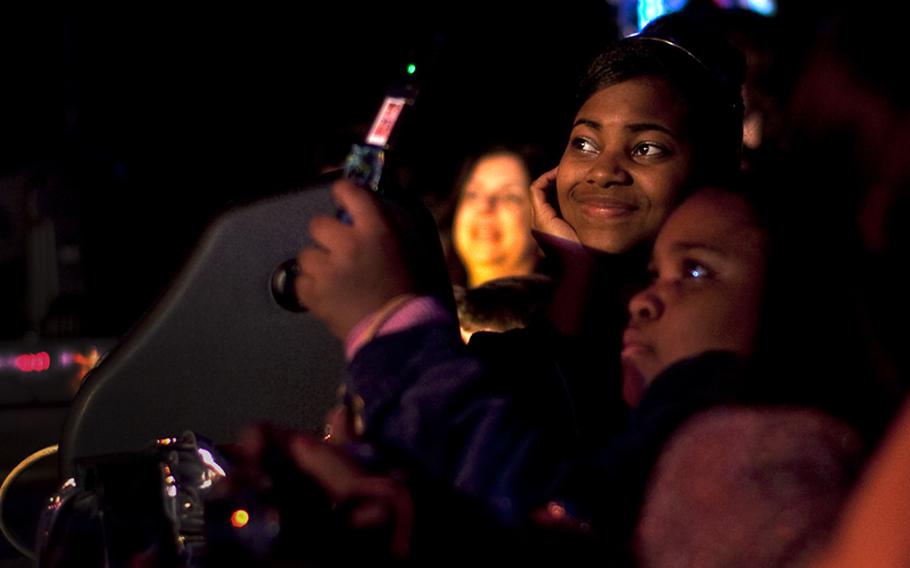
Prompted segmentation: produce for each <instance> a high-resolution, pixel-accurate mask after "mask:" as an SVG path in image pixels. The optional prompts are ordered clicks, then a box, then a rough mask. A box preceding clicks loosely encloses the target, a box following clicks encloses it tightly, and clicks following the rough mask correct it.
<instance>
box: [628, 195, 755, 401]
mask: <svg viewBox="0 0 910 568" xmlns="http://www.w3.org/2000/svg"><path fill="white" fill-rule="evenodd" d="M766 240H767V239H766V235H765V232H764V231H763V230H762V229H760V228H758V227H757V226H756V225H755V223H754V221H753V218H752V215H751V211H750V208H749V206H748V205H747V204H746V202H745V201H743V199H742V198H741V197H738V196H735V195H732V194H730V193H725V192H722V191H719V190H712V189H706V190H701V191H699V192H697V193H696V194H694V195H693V196H691V197H689V198H688V199H686V200H685V201H684V202H683V203H682V204H681V205H680V206H679V208H677V209H676V210H675V211H674V212H673V214H672V215H670V218H669V219H668V220H667V222H666V224H665V225H664V226H663V228H662V229H661V230H660V233H659V234H658V236H657V241H656V242H655V244H654V253H653V255H652V269H653V272H654V280H653V281H652V283H651V285H650V286H649V287H648V288H647V289H645V290H643V291H641V292H639V293H638V294H636V295H635V296H634V297H633V298H632V300H631V301H630V302H629V313H630V320H629V324H628V326H627V327H626V331H625V334H624V336H623V351H622V360H623V367H624V370H625V377H624V378H625V382H626V384H625V387H626V398H627V399H629V398H631V399H632V400H630V402H635V401H636V399H637V395H640V394H641V392H642V391H643V390H644V388H645V387H646V386H647V385H648V384H650V383H651V381H653V380H654V379H655V378H656V377H657V375H659V374H660V373H661V372H662V371H663V370H665V369H666V368H667V367H669V366H670V365H672V364H673V363H676V362H678V361H681V360H683V359H686V358H689V357H692V356H695V355H698V354H700V353H703V352H705V351H709V350H724V351H732V352H734V353H739V354H742V355H748V354H750V353H751V352H752V351H753V350H754V347H755V337H756V332H757V329H758V319H759V307H760V302H761V296H762V291H763V284H764V279H765V268H766V260H767V242H766Z"/></svg>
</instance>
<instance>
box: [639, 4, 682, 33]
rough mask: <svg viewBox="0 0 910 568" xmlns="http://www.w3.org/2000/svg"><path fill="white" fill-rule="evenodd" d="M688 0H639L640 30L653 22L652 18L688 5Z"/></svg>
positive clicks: (654, 18)
mask: <svg viewBox="0 0 910 568" xmlns="http://www.w3.org/2000/svg"><path fill="white" fill-rule="evenodd" d="M686 2H688V0H638V30H639V31H641V29H642V28H644V27H645V26H647V25H648V24H649V23H651V21H652V20H656V19H657V18H659V17H661V16H663V15H664V14H669V13H670V12H676V11H677V10H679V9H681V8H682V7H683V6H685V5H686Z"/></svg>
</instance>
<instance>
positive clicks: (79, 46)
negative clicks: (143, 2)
mask: <svg viewBox="0 0 910 568" xmlns="http://www.w3.org/2000/svg"><path fill="white" fill-rule="evenodd" d="M614 22H615V13H614V10H613V8H611V7H610V6H609V5H608V4H606V3H605V2H596V1H591V2H587V1H580V2H570V3H559V4H557V5H551V6H547V7H546V8H543V7H540V6H538V7H532V6H530V5H525V3H518V2H514V3H498V4H495V5H493V6H487V5H485V4H483V3H480V2H476V3H457V4H446V5H439V6H429V5H424V6H406V5H403V4H401V3H372V4H370V5H368V6H367V7H354V6H351V5H347V4H342V3H338V4H335V5H320V6H319V7H318V10H317V9H316V8H312V7H310V8H300V7H298V8H295V9H288V8H260V7H257V8H255V9H251V8H246V9H240V8H225V7H224V6H219V7H217V8H211V9H201V8H198V7H197V8H189V9H187V8H186V7H177V6H174V7H170V8H162V7H159V6H156V7H154V8H149V9H147V10H144V9H140V8H136V7H130V8H122V7H121V8H105V9H104V10H103V11H102V10H98V11H95V12H88V11H79V12H78V13H75V12H68V13H64V14H61V15H59V16H57V17H53V18H52V17H49V16H48V15H46V14H30V15H26V16H24V17H16V18H6V19H5V22H4V24H3V25H4V28H5V30H4V33H3V35H4V39H3V42H4V44H5V45H4V49H3V51H4V53H6V55H5V56H4V58H5V59H8V61H5V62H4V65H3V66H4V67H5V69H6V72H5V77H6V81H4V83H5V84H6V86H7V88H6V89H4V90H5V91H7V93H8V94H9V95H11V97H10V98H9V99H8V100H7V101H6V102H5V103H4V104H3V110H2V112H3V116H2V121H3V125H4V128H3V131H4V133H5V134H4V136H3V142H2V144H3V149H2V152H0V154H2V158H0V160H2V163H0V166H2V176H3V178H4V180H5V182H4V184H5V185H4V192H5V193H6V196H5V197H4V200H3V201H2V202H0V204H2V205H3V206H4V210H3V216H4V219H3V221H2V223H3V226H2V227H0V229H3V230H2V232H0V242H3V243H4V244H5V245H6V250H7V254H6V255H5V256H4V257H2V259H0V260H2V262H3V267H2V268H3V272H4V278H3V280H4V283H3V285H2V286H3V289H2V292H3V295H2V303H0V306H2V307H0V315H2V318H0V319H2V321H3V323H2V325H0V338H4V339H16V338H18V337H21V336H22V335H23V333H24V332H25V331H26V329H25V328H26V327H27V322H25V320H24V319H23V318H24V315H23V302H24V293H25V282H24V279H23V278H24V277H23V276H22V274H24V264H23V262H24V261H23V259H22V258H21V257H17V255H16V254H15V253H14V251H15V249H16V245H17V239H18V240H21V234H22V232H23V230H24V229H25V228H26V227H27V226H28V225H29V224H33V223H35V222H37V220H39V219H48V218H49V219H51V220H52V221H53V222H54V225H55V229H56V233H57V241H58V249H65V254H64V255H63V256H64V258H62V259H61V269H60V270H61V273H60V275H61V280H62V282H61V284H62V290H61V293H62V295H63V296H64V299H63V300H61V301H60V302H58V304H61V303H62V304H64V306H63V307H62V308H60V307H59V306H58V308H56V309H63V310H70V311H73V312H76V313H78V314H79V317H78V320H79V325H78V330H76V331H78V333H79V334H80V335H90V336H91V335H94V336H110V335H119V334H121V333H122V332H124V331H125V330H126V328H127V327H128V326H129V325H130V324H131V323H133V322H134V321H135V319H136V318H137V317H139V315H140V314H141V313H142V311H143V310H144V309H146V308H147V307H148V306H149V304H150V303H151V302H153V301H154V298H155V297H156V296H157V295H158V293H160V291H161V289H162V288H163V287H164V286H166V285H167V283H168V281H169V280H170V279H171V277H172V276H173V274H174V272H175V271H176V270H177V268H178V267H179V265H180V263H181V262H182V260H183V259H184V258H185V257H186V255H187V254H188V253H189V251H190V250H191V247H192V244H193V242H194V241H195V239H196V238H197V237H198V236H199V234H200V233H201V231H202V230H203V229H204V227H205V225H206V223H207V221H208V220H209V219H211V217H212V216H213V215H215V214H216V213H217V212H218V211H219V210H221V209H222V208H224V207H225V206H227V205H230V204H235V203H242V202H244V201H247V200H250V199H255V198H258V197H262V196H266V195H269V194H273V193H277V192H281V191H286V190H288V189H291V188H294V187H299V186H302V185H305V184H306V183H308V182H309V181H310V180H312V179H313V177H314V176H315V175H316V174H318V172H319V170H320V169H321V168H322V167H324V166H328V165H332V164H337V162H338V161H339V160H340V159H342V158H343V156H344V154H345V150H346V148H348V147H349V145H350V143H351V142H353V141H356V140H358V139H359V138H360V137H362V135H363V132H364V131H365V130H366V128H367V127H368V125H369V123H370V122H371V120H372V117H373V115H374V114H375V112H376V110H377V109H378V106H379V103H380V102H381V100H382V97H383V95H384V92H385V90H386V88H387V86H388V85H390V84H392V83H393V82H394V81H396V80H397V79H398V78H399V77H400V76H402V73H401V70H402V69H403V68H404V66H405V65H406V64H407V63H408V62H409V61H415V62H417V63H418V65H419V67H418V73H419V74H420V75H421V80H422V91H421V95H420V99H419V101H418V106H417V107H416V108H415V109H414V111H413V113H412V114H411V116H409V117H407V119H408V122H407V123H406V124H405V125H404V129H403V130H402V131H401V132H400V133H399V136H398V141H399V144H398V148H397V152H396V158H397V159H398V161H399V163H400V164H401V165H402V172H403V177H404V181H405V183H406V184H407V186H408V189H409V190H411V191H414V192H416V193H418V194H420V195H425V196H429V198H430V199H432V198H434V197H438V196H442V195H444V194H445V193H446V192H447V191H448V190H449V189H450V186H451V183H452V179H453V177H454V176H455V173H456V171H457V169H458V166H459V164H460V162H461V160H462V159H463V158H464V156H465V155H466V154H467V153H470V152H472V151H475V150H476V149H478V148H480V147H482V146H483V145H486V144H489V143H493V142H512V141H514V142H531V143H537V144H541V145H542V146H543V147H544V149H545V150H546V151H547V152H549V153H550V154H551V155H552V160H553V163H554V164H555V160H556V159H557V158H558V154H559V151H560V150H561V147H562V145H563V143H564V137H565V134H566V132H567V126H568V121H569V119H570V117H571V115H572V113H573V112H574V109H573V108H572V105H573V102H572V93H573V89H574V84H575V82H576V81H577V78H578V75H579V73H580V71H581V70H582V68H583V66H584V63H585V62H586V60H587V59H588V58H589V57H590V56H591V54H592V53H593V52H594V51H595V50H596V49H597V48H598V47H599V46H601V45H602V44H603V43H604V42H607V41H610V40H612V39H613V38H615V36H616V31H615V23H614ZM61 24H62V31H63V35H62V38H61V34H60V31H61ZM61 39H62V45H61ZM61 48H62V49H61ZM404 174H406V176H405V175H404ZM14 194H16V195H14ZM20 194H21V195H20ZM29 194H31V195H34V196H35V198H36V201H37V203H36V206H35V207H32V208H31V209H29V207H28V205H27V203H28V199H27V198H26V197H25V196H26V195H29ZM301 230H303V227H301ZM3 239H5V241H4V240H3ZM10 251H13V252H10ZM67 302H68V305H67Z"/></svg>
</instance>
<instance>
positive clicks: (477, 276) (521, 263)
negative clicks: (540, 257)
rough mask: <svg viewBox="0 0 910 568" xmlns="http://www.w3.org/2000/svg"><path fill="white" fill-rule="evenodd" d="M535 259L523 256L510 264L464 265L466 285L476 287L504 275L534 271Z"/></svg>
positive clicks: (516, 274) (523, 274) (520, 274)
mask: <svg viewBox="0 0 910 568" xmlns="http://www.w3.org/2000/svg"><path fill="white" fill-rule="evenodd" d="M536 262H537V259H536V258H534V257H530V258H527V257H523V258H521V259H519V260H517V261H516V262H513V263H511V264H508V265H505V264H485V265H481V266H478V265H474V266H468V267H465V271H466V272H467V274H468V286H469V287H470V288H476V287H477V286H480V285H481V284H483V283H484V282H489V281H490V280H495V279H497V278H504V277H506V276H527V275H528V274H531V273H532V272H534V266H535V264H536Z"/></svg>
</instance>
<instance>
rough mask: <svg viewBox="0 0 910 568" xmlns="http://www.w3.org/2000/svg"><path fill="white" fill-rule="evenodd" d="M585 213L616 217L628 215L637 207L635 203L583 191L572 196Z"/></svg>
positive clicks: (636, 209)
mask: <svg viewBox="0 0 910 568" xmlns="http://www.w3.org/2000/svg"><path fill="white" fill-rule="evenodd" d="M572 198H573V199H574V200H575V202H576V203H578V205H579V207H580V208H581V210H582V212H584V213H585V214H586V215H591V216H597V217H601V218H603V217H607V218H618V217H626V216H629V215H631V214H633V213H635V212H636V211H638V209H639V207H638V205H637V204H635V203H631V202H629V201H624V200H622V199H616V198H614V197H609V196H607V195H602V194H590V193H583V194H581V195H579V194H576V195H574V196H573V197H572Z"/></svg>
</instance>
